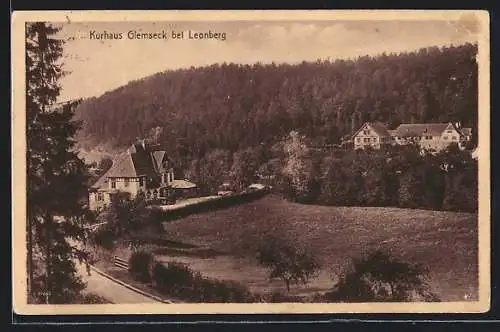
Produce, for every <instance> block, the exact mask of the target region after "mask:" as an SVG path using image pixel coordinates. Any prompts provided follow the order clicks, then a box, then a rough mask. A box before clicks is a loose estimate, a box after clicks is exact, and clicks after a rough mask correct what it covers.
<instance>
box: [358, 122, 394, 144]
mask: <svg viewBox="0 0 500 332" xmlns="http://www.w3.org/2000/svg"><path fill="white" fill-rule="evenodd" d="M352 140H353V142H354V149H355V150H357V149H364V148H366V147H371V148H373V149H380V148H382V147H384V146H390V145H392V143H393V142H392V136H391V134H390V133H389V131H388V130H387V128H386V127H385V125H384V124H383V123H381V122H365V123H364V124H363V125H362V126H361V128H359V129H358V131H356V132H355V133H354V135H353V139H352Z"/></svg>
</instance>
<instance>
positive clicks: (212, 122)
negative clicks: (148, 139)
mask: <svg viewBox="0 0 500 332" xmlns="http://www.w3.org/2000/svg"><path fill="white" fill-rule="evenodd" d="M476 52H477V46H476V45H473V44H465V45H462V46H451V47H442V48H438V47H431V48H425V49H421V50H419V51H416V52H411V53H401V54H390V55H386V54H382V55H380V56H377V57H370V56H364V57H360V58H358V59H355V60H336V61H333V62H330V61H321V60H318V61H316V62H314V63H310V62H303V63H301V64H298V65H289V64H274V63H273V64H269V65H263V64H254V65H238V64H226V63H224V64H214V65H211V66H208V67H202V68H190V69H184V70H176V71H168V72H163V73H158V74H156V75H153V76H150V77H147V78H144V79H141V80H138V81H134V82H130V83H129V84H127V85H125V86H123V87H120V88H118V89H116V90H114V91H110V92H107V93H105V94H104V95H102V96H100V97H98V98H91V99H89V100H86V101H85V102H83V103H82V104H81V105H80V106H79V108H78V118H79V119H81V120H83V122H84V129H83V131H82V132H81V135H80V141H81V143H82V146H84V147H86V148H91V147H93V146H94V145H96V144H110V145H111V147H115V148H116V147H125V146H127V145H129V144H130V143H131V142H132V141H133V140H134V139H135V138H136V137H139V136H140V137H144V136H151V135H152V133H153V136H155V140H159V141H161V142H162V143H165V144H166V145H167V146H168V147H169V148H170V149H171V150H172V152H173V151H175V152H176V153H177V154H178V155H179V156H180V157H183V158H192V157H197V158H199V157H202V156H203V155H205V154H206V153H208V152H210V151H212V150H213V149H216V148H217V149H223V150H228V151H230V152H231V153H234V152H236V151H237V150H243V149H245V148H247V147H253V146H257V145H259V144H268V143H274V142H276V141H277V140H279V139H280V138H281V137H283V136H285V135H287V134H288V133H289V132H290V131H291V130H297V131H299V132H300V133H301V134H304V135H306V136H308V137H311V138H314V139H315V140H316V141H317V143H318V144H323V143H338V142H339V139H340V138H341V137H342V136H344V135H346V134H350V133H352V131H354V130H356V129H357V128H358V127H359V126H360V125H361V124H362V123H363V122H364V121H368V120H371V121H375V120H377V121H382V122H385V123H387V124H388V125H389V126H390V127H394V126H396V125H397V124H399V123H401V122H431V121H440V122H447V121H461V122H462V124H463V125H467V126H472V127H473V128H474V129H475V127H476V125H475V124H476V120H477V63H476ZM159 128H160V130H158V129H159ZM181 159H182V158H181Z"/></svg>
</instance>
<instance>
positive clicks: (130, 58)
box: [12, 10, 490, 315]
mask: <svg viewBox="0 0 500 332" xmlns="http://www.w3.org/2000/svg"><path fill="white" fill-rule="evenodd" d="M489 61H490V53H489V16H488V13H487V12H486V11H356V10H352V11H314V10H313V11H132V12H131V11H68V12H49V11H48V12H43V11H38V12H22V11H18V12H14V14H13V16H12V77H13V80H12V82H13V87H12V96H13V106H12V129H13V137H12V151H13V153H12V161H13V168H12V169H13V173H12V179H13V181H12V183H13V188H12V198H13V199H12V202H13V220H12V225H13V235H12V236H13V244H14V245H13V262H14V263H13V279H12V280H13V285H12V286H13V301H14V303H13V305H14V309H15V312H16V313H18V314H29V315H37V314H54V315H57V314H147V313H155V314H173V313H175V314H188V313H219V314H220V313H474V312H475V313H477V312H485V311H488V310H489V307H490V274H489V273H490V272H489V271H490V178H489V176H490V175H489V174H490V169H489V167H490V155H489V153H490V152H489V151H490V147H489V142H490V132H489V124H490V123H489V121H490V117H489V116H490V102H489Z"/></svg>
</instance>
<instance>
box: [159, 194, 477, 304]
mask: <svg viewBox="0 0 500 332" xmlns="http://www.w3.org/2000/svg"><path fill="white" fill-rule="evenodd" d="M164 228H165V231H166V235H167V236H168V237H169V238H171V239H173V240H177V241H182V242H185V243H192V244H195V245H200V246H203V247H206V248H211V249H214V250H217V251H220V252H224V253H226V255H221V256H217V257H210V258H197V257H192V256H191V257H189V256H182V255H177V254H168V255H165V256H162V259H163V260H171V259H175V260H177V261H183V262H186V263H189V264H190V265H191V266H192V268H194V269H197V270H199V271H200V272H202V273H203V274H205V275H208V276H211V277H217V278H221V279H232V280H236V281H240V282H243V283H245V284H247V285H248V286H249V287H250V288H252V289H253V290H256V291H260V292H262V291H264V292H265V291H269V290H270V289H276V288H278V289H283V286H282V285H281V283H280V282H279V281H276V282H273V283H269V282H268V281H267V277H266V275H267V273H266V270H264V269H262V268H260V267H259V266H258V265H257V264H256V262H255V258H254V257H255V250H256V248H257V246H258V244H259V241H260V239H261V238H262V236H263V234H266V233H269V232H272V233H276V234H284V233H286V235H287V236H288V237H289V238H292V239H293V240H294V241H297V242H298V243H300V244H301V245H303V246H306V247H308V248H309V250H311V251H312V252H313V253H314V254H315V255H316V257H317V258H319V259H320V261H321V262H322V266H323V270H322V271H321V273H320V275H319V277H318V278H317V279H315V280H313V281H312V282H311V283H310V285H309V287H307V288H296V289H295V290H294V293H296V294H303V295H307V294H310V293H311V292H316V291H326V290H328V289H329V288H330V287H331V286H332V284H333V281H332V278H333V280H335V275H338V273H340V271H342V270H343V269H344V268H345V267H346V266H347V265H348V264H349V262H350V258H353V257H358V256H359V255H362V254H364V253H366V252H367V251H370V250H372V249H374V248H380V247H383V248H386V249H387V250H390V251H391V252H393V253H394V254H396V255H398V256H399V257H402V258H403V259H405V260H408V261H411V262H419V263H421V264H424V265H425V266H427V267H428V268H429V269H430V271H431V286H432V290H433V291H434V292H435V293H437V294H438V296H439V297H440V298H441V300H444V301H457V300H476V299H477V296H478V295H477V290H478V278H477V271H478V267H477V247H478V240H477V215H476V214H469V213H454V212H442V211H427V210H410V209H400V208H373V207H326V206H316V205H301V204H296V203H290V202H287V201H284V200H282V199H280V198H278V197H274V196H267V197H265V198H262V199H260V200H257V201H254V202H250V203H246V204H242V205H239V206H234V207H230V208H227V209H221V210H217V211H212V212H208V213H201V214H196V215H191V216H188V217H186V218H184V219H182V220H177V221H173V222H168V223H165V224H164Z"/></svg>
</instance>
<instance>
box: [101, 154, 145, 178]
mask: <svg viewBox="0 0 500 332" xmlns="http://www.w3.org/2000/svg"><path fill="white" fill-rule="evenodd" d="M133 155H135V154H130V153H126V154H124V155H122V156H120V157H118V159H117V160H116V161H115V162H114V163H113V166H111V168H110V169H109V171H108V172H107V173H106V174H105V176H106V177H136V176H138V175H139V174H138V173H137V171H136V167H135V165H134V160H133V158H132V156H133Z"/></svg>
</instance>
